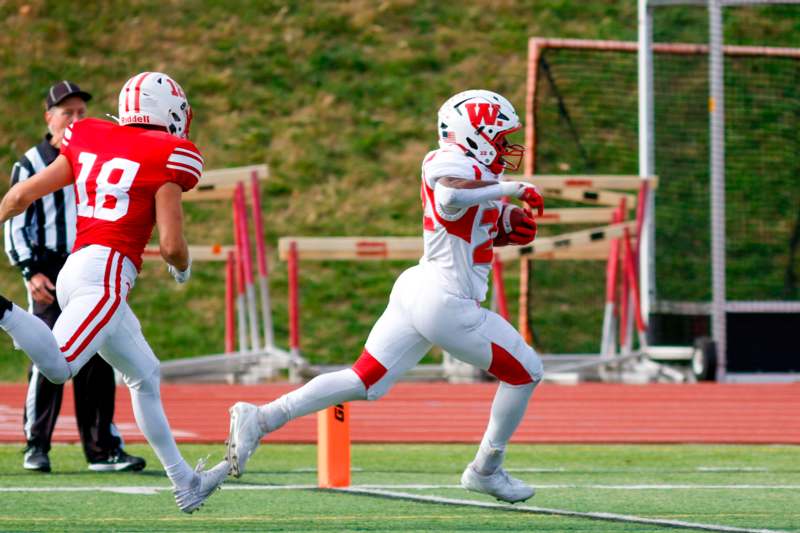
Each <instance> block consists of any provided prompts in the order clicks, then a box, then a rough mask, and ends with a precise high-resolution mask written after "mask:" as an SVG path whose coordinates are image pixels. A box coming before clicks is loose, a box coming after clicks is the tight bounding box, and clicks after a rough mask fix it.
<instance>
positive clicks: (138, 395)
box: [3, 245, 191, 481]
mask: <svg viewBox="0 0 800 533" xmlns="http://www.w3.org/2000/svg"><path fill="white" fill-rule="evenodd" d="M136 275H137V273H136V267H134V265H133V263H132V262H131V261H130V259H128V258H126V257H124V256H123V255H122V254H120V253H119V252H117V251H115V250H112V249H110V248H108V247H105V246H99V245H92V246H87V247H85V248H82V249H80V250H78V251H76V252H75V253H73V254H72V255H70V256H69V258H68V259H67V262H66V264H65V265H64V268H62V270H61V272H60V273H59V276H58V281H57V283H56V293H57V296H58V303H59V305H60V306H61V309H62V311H61V315H60V316H59V318H58V320H57V321H56V324H55V326H54V328H53V331H52V333H51V332H50V330H49V329H47V326H46V325H45V324H44V322H42V321H41V320H40V319H38V318H37V317H35V316H33V315H31V314H30V313H27V312H25V311H24V310H22V309H21V308H19V307H16V306H15V307H14V310H13V312H12V313H7V314H6V317H7V318H6V319H4V321H3V322H4V323H3V327H4V329H6V331H7V332H8V333H9V334H10V335H11V336H12V337H13V338H14V340H15V341H16V343H17V344H18V345H19V346H20V347H21V348H22V349H23V350H24V351H25V352H26V353H27V354H28V355H29V356H30V358H31V359H32V360H33V362H34V363H35V364H36V365H37V366H38V367H39V370H40V371H41V372H42V373H43V374H44V375H45V376H46V377H47V378H48V379H49V380H50V381H53V382H55V383H63V382H64V381H66V380H67V379H69V377H71V376H73V375H75V374H76V373H77V372H78V371H79V370H80V369H81V368H82V367H83V365H84V364H85V363H86V362H87V361H88V360H89V358H90V357H91V356H92V355H93V354H95V353H99V354H100V356H101V357H102V358H103V359H105V360H106V361H108V363H109V364H111V366H113V367H114V368H116V369H117V370H118V371H119V372H120V373H121V374H122V377H123V380H124V381H125V384H126V385H127V386H128V388H129V389H130V391H131V400H132V403H133V409H134V415H135V417H136V422H137V424H138V425H139V428H140V429H141V430H142V433H143V434H144V436H145V437H146V438H147V440H148V442H149V443H150V445H151V446H152V447H153V449H154V450H155V452H156V454H157V455H158V457H159V459H160V460H161V462H162V464H163V465H164V466H165V467H167V471H168V474H169V473H170V470H172V471H173V472H174V473H175V474H176V475H177V477H178V478H180V477H183V476H184V475H187V474H186V469H188V472H189V474H188V475H191V468H189V467H188V465H186V466H185V468H184V465H185V462H184V461H183V459H182V458H181V455H180V453H179V452H178V448H177V446H176V445H175V440H174V438H173V436H172V431H171V430H170V428H169V424H168V422H167V419H166V416H165V414H164V408H163V406H162V404H161V397H160V393H159V381H160V371H159V362H158V359H157V358H156V356H155V354H154V353H153V350H152V349H151V348H150V345H149V344H148V343H147V341H146V340H145V338H144V336H143V335H142V328H141V325H140V324H139V320H138V319H137V318H136V316H135V315H134V313H133V311H132V310H131V308H130V307H129V306H128V302H127V296H128V292H129V291H130V290H131V288H133V285H134V283H135V281H136ZM170 478H171V479H173V481H175V479H174V477H173V475H170Z"/></svg>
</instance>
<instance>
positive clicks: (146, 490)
mask: <svg viewBox="0 0 800 533" xmlns="http://www.w3.org/2000/svg"><path fill="white" fill-rule="evenodd" d="M534 487H536V488H537V489H591V490H800V485H755V484H747V485H742V484H738V485H719V484H716V485H692V484H672V485H668V484H652V485H643V484H635V485H623V484H617V485H593V484H590V485H586V484H584V485H580V484H570V483H536V484H534ZM170 488H171V487H169V486H168V485H151V486H145V485H142V486H137V485H132V486H122V487H114V486H110V485H109V486H104V485H83V486H70V487H59V486H53V487H0V493H2V492H93V491H100V492H121V493H128V494H155V493H156V492H158V491H161V490H170ZM222 488H223V489H225V490H268V491H269V490H310V489H316V488H318V487H317V485H313V484H295V485H254V484H245V483H228V484H227V485H223V487H222ZM460 488H461V485H457V484H426V483H375V484H373V483H366V484H361V485H353V486H352V487H350V489H353V490H360V489H365V490H436V489H460Z"/></svg>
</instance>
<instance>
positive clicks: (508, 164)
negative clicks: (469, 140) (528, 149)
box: [489, 128, 525, 174]
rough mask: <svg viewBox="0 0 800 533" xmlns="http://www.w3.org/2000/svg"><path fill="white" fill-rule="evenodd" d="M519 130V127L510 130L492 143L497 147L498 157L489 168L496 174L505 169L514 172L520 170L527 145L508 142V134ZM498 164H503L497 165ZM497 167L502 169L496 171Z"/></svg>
mask: <svg viewBox="0 0 800 533" xmlns="http://www.w3.org/2000/svg"><path fill="white" fill-rule="evenodd" d="M518 130H519V128H517V129H514V130H509V131H506V132H503V133H501V134H500V135H498V136H497V137H495V139H494V142H493V143H492V144H493V145H494V146H495V147H496V148H497V159H496V160H495V162H494V163H492V164H491V165H490V166H489V169H490V170H491V171H492V172H494V173H495V174H499V173H500V172H502V171H503V170H510V171H512V172H514V171H516V170H519V167H520V165H522V158H523V157H524V156H525V147H524V146H523V145H521V144H511V143H510V142H508V135H509V134H511V133H514V132H515V131H518ZM497 165H501V166H500V167H497ZM495 168H499V169H500V171H499V172H498V171H496V170H495Z"/></svg>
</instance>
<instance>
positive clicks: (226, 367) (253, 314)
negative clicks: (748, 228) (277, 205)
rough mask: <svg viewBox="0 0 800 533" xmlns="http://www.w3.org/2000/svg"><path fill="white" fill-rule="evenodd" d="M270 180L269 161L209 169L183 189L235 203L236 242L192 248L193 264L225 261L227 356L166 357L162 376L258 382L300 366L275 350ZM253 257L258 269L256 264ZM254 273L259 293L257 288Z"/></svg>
mask: <svg viewBox="0 0 800 533" xmlns="http://www.w3.org/2000/svg"><path fill="white" fill-rule="evenodd" d="M268 178H269V168H268V167H267V165H248V166H241V167H232V168H224V169H216V170H208V171H206V172H204V174H203V177H202V179H201V182H200V184H199V185H198V186H197V187H196V188H195V189H193V190H191V191H188V192H186V193H184V195H183V199H184V200H185V201H187V202H207V201H212V202H213V201H216V202H218V201H223V202H230V203H231V207H232V223H233V226H232V227H233V241H234V243H233V244H232V245H221V244H212V245H191V246H190V247H189V253H190V255H191V257H192V260H193V261H195V262H200V261H216V262H225V342H224V353H225V354H226V356H227V359H222V358H220V356H218V355H210V356H200V357H195V358H188V359H183V360H180V361H166V362H165V363H163V364H162V375H164V376H165V377H168V378H172V379H200V380H206V379H207V380H211V381H215V380H217V379H218V378H219V377H220V376H223V377H225V379H227V380H228V381H230V379H231V378H232V377H234V376H235V375H240V376H241V377H242V379H247V380H251V381H257V380H259V379H261V378H263V377H271V376H272V375H274V373H275V372H276V371H277V370H279V369H282V368H296V367H297V366H299V363H298V357H299V356H291V355H290V354H289V353H288V352H286V351H284V350H281V349H279V348H277V347H276V346H275V342H274V331H273V324H272V312H271V306H270V296H269V283H268V282H269V272H268V269H267V254H266V246H265V243H264V221H263V215H262V212H261V183H260V182H261V181H264V180H266V179H268ZM248 192H249V194H248ZM251 217H252V221H253V225H252V233H251V227H250V220H251ZM251 235H252V240H254V241H255V245H254V248H255V254H253V252H252V250H253V243H251ZM254 255H255V263H256V265H257V268H258V270H257V271H255V270H254V268H253V261H254V257H253V256H254ZM144 257H145V259H147V260H152V259H160V253H159V250H158V247H157V246H149V247H147V248H146V250H145V256H144ZM256 272H257V275H258V283H259V290H258V294H257V292H256V288H255V278H256ZM259 307H260V311H261V313H260V320H259ZM290 374H291V370H290Z"/></svg>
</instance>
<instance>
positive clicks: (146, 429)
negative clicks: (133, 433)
mask: <svg viewBox="0 0 800 533" xmlns="http://www.w3.org/2000/svg"><path fill="white" fill-rule="evenodd" d="M158 372H159V371H158V370H156V371H155V372H154V373H153V375H152V376H150V378H148V379H146V380H142V381H141V382H139V383H138V384H136V385H135V386H133V387H130V389H129V390H130V391H131V404H132V405H133V415H134V417H136V424H137V425H138V426H139V429H140V430H141V431H142V434H144V436H145V438H146V439H147V442H148V443H150V446H151V447H152V448H153V451H155V452H156V455H157V456H158V460H159V461H161V464H162V465H164V469H165V470H166V472H167V477H169V479H170V481H172V483H173V484H174V485H175V486H177V487H185V486H187V485H188V484H189V483H190V482H191V480H192V478H193V476H194V471H193V470H192V468H191V467H190V466H189V465H188V464H187V463H186V461H185V460H184V459H183V457H182V456H181V452H180V451H178V445H177V444H176V443H175V438H174V437H173V436H172V430H171V429H170V427H169V422H167V416H166V414H164V406H163V404H162V403H161V393H160V391H159V382H160V379H159V376H158Z"/></svg>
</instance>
